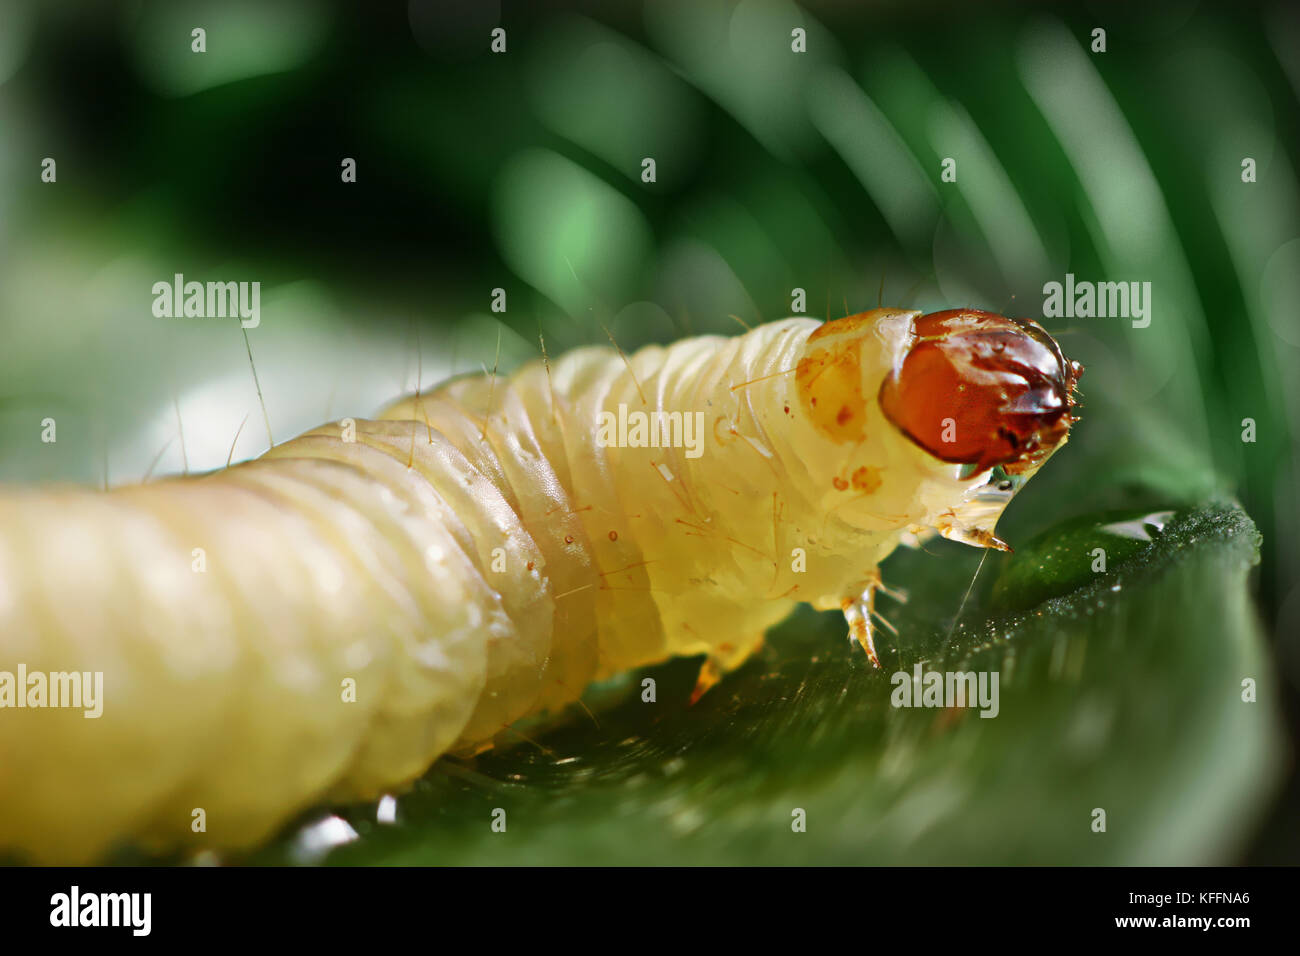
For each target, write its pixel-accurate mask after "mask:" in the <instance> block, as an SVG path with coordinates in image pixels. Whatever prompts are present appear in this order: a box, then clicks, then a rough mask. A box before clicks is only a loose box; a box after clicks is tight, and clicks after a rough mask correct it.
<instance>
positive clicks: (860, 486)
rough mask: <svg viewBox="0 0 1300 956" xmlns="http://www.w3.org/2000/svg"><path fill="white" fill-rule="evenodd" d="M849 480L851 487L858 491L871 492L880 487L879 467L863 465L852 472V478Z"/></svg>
mask: <svg viewBox="0 0 1300 956" xmlns="http://www.w3.org/2000/svg"><path fill="white" fill-rule="evenodd" d="M851 480H852V482H853V487H854V488H856V489H857V490H858V491H864V492H866V493H867V494H871V492H873V491H875V490H876V489H877V488H879V487H880V484H881V479H880V469H879V468H873V467H871V466H870V465H863V466H862V467H861V468H859V469H857V470H856V471H855V472H853V478H852V479H851Z"/></svg>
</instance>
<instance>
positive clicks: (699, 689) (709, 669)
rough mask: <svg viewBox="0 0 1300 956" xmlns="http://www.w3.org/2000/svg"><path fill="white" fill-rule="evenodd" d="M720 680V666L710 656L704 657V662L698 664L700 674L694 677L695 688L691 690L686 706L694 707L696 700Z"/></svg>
mask: <svg viewBox="0 0 1300 956" xmlns="http://www.w3.org/2000/svg"><path fill="white" fill-rule="evenodd" d="M720 680H722V668H721V667H720V666H718V662H717V661H715V660H714V659H713V658H712V657H706V658H705V659H704V663H703V664H701V665H700V675H699V677H697V678H696V679H695V689H694V690H692V691H691V699H690V700H689V701H688V702H687V704H686V706H687V707H694V706H695V704H696V702H697V701H698V700H699V699H700V698H701V697H703V696H704V695H705V694H707V693H708V692H709V690H710V689H711V688H712V687H714V686H715V685H716V684H717V683H718V681H720Z"/></svg>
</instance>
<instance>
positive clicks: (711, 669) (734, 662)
mask: <svg viewBox="0 0 1300 956" xmlns="http://www.w3.org/2000/svg"><path fill="white" fill-rule="evenodd" d="M763 643H764V635H762V634H759V635H758V636H757V637H754V638H752V639H751V640H749V641H746V642H744V643H742V644H731V643H724V644H719V645H718V647H717V651H716V652H715V653H711V654H710V655H709V656H708V657H706V658H705V659H704V663H703V664H701V665H700V674H699V676H698V677H697V678H696V679H695V689H694V690H692V691H691V699H690V702H689V703H688V704H687V706H691V705H693V704H695V702H696V701H698V700H699V699H700V698H701V697H703V696H704V695H705V694H707V693H708V692H709V690H710V689H712V688H713V687H714V686H715V685H716V684H717V683H718V681H720V680H722V677H723V675H724V674H726V673H727V672H728V671H733V670H735V669H736V668H737V667H739V666H740V665H741V664H743V663H744V662H745V661H747V660H748V659H749V658H750V657H752V656H753V655H754V654H757V653H758V652H759V651H760V650H762V648H763Z"/></svg>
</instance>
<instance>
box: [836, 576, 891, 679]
mask: <svg viewBox="0 0 1300 956" xmlns="http://www.w3.org/2000/svg"><path fill="white" fill-rule="evenodd" d="M877 591H885V592H886V593H889V591H888V589H887V588H886V587H885V585H884V583H883V582H882V581H881V580H880V572H879V571H878V570H877V571H874V572H872V575H871V577H869V578H868V579H867V580H866V581H864V582H863V585H862V591H861V592H860V593H859V594H858V595H857V596H856V597H846V598H845V599H844V601H843V602H842V603H841V605H840V607H841V608H842V609H843V611H844V620H845V621H846V622H847V623H848V625H849V638H850V639H851V640H856V641H857V642H858V643H859V644H861V645H862V649H863V650H864V651H866V652H867V659H868V660H870V661H871V664H872V666H873V667H879V666H880V657H879V655H877V653H876V639H875V638H876V627H875V622H874V621H873V620H872V618H873V616H874V617H877V618H879V620H880V622H881V623H882V624H884V625H885V626H886V627H889V628H890V630H893V628H892V627H890V625H889V622H888V621H886V620H885V619H884V618H883V617H880V616H879V614H877V612H876V592H877ZM900 596H901V595H900Z"/></svg>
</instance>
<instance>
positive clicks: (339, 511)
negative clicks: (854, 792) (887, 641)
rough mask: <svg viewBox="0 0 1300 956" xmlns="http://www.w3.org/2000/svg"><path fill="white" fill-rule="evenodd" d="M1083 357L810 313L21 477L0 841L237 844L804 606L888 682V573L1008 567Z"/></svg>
mask: <svg viewBox="0 0 1300 956" xmlns="http://www.w3.org/2000/svg"><path fill="white" fill-rule="evenodd" d="M1080 371H1081V369H1080V367H1079V366H1078V365H1077V364H1076V363H1072V362H1069V361H1067V360H1066V359H1065V358H1064V356H1063V355H1062V354H1061V351H1060V349H1059V347H1058V346H1057V345H1056V343H1055V342H1054V341H1053V340H1052V339H1051V337H1050V336H1048V334H1047V333H1046V332H1045V331H1043V330H1042V329H1041V328H1040V327H1039V326H1037V325H1036V324H1034V323H1032V322H1028V321H1026V320H1012V319H1007V318H1004V317H1002V316H998V315H995V314H992V313H987V312H977V311H969V310H955V311H949V312H939V313H932V314H929V315H925V316H922V315H921V314H920V313H919V312H914V311H904V310H893V309H877V310H873V311H870V312H866V313H861V314H859V315H855V316H849V317H847V318H844V319H839V320H835V321H831V322H827V323H824V324H823V323H819V322H817V321H814V320H809V319H804V318H791V319H786V320H783V321H779V322H774V323H770V324H767V325H763V326H760V327H758V328H756V329H754V330H752V331H750V332H748V333H746V334H744V335H740V336H738V337H735V338H724V337H715V336H707V337H697V338H689V339H685V340H682V341H679V342H677V343H675V344H673V345H670V346H667V347H659V346H651V347H647V348H644V349H641V350H639V351H637V352H636V353H635V354H633V355H631V356H624V355H623V354H622V353H621V352H618V351H616V350H615V349H610V348H584V349H579V350H577V351H574V352H571V353H568V354H566V355H565V356H563V357H561V358H560V359H558V360H557V361H554V362H551V363H549V364H547V363H544V362H541V361H539V362H534V363H531V364H528V365H525V366H524V367H523V368H521V369H520V370H519V371H517V372H516V373H514V374H513V375H512V376H510V377H508V378H502V379H498V378H497V377H496V376H494V375H481V376H473V377H465V378H459V379H453V380H451V381H450V382H448V383H445V384H444V385H442V386H441V387H439V388H437V389H436V390H433V391H431V392H429V393H427V394H420V395H415V396H412V397H409V398H406V399H403V400H402V401H400V402H398V403H397V404H395V405H394V406H392V407H390V408H389V409H387V410H386V411H384V412H383V413H382V414H381V415H380V416H379V417H377V418H376V419H374V420H356V421H355V422H353V421H351V420H348V421H347V422H345V423H344V425H342V426H340V425H339V424H330V425H326V426H322V427H320V428H317V429H315V430H313V431H310V432H308V433H306V434H304V435H301V436H300V437H298V438H296V439H293V440H291V441H288V442H286V443H284V444H281V445H278V446H276V447H274V448H273V449H271V451H269V452H268V453H267V454H265V455H264V456H262V457H261V458H259V459H257V460H254V461H251V462H247V463H244V464H240V465H236V466H235V467H232V468H228V469H225V470H223V471H218V472H214V473H211V474H208V475H203V476H197V477H194V476H191V477H178V478H172V479H166V480H161V481H157V482H153V483H150V484H148V485H139V486H132V487H123V488H117V489H113V490H111V491H109V492H92V491H88V490H81V489H63V490H50V489H33V490H9V491H7V492H5V493H3V494H0V705H3V709H0V849H3V850H5V851H9V852H15V853H17V854H19V855H20V856H21V857H25V858H29V859H33V860H36V861H40V862H83V861H93V860H95V859H98V858H101V857H102V856H103V854H104V853H105V852H107V851H108V850H109V849H110V848H111V847H113V846H114V845H117V844H119V843H122V842H128V843H132V844H136V845H141V846H144V847H147V848H152V849H174V848H178V847H180V848H187V847H200V846H213V847H220V848H239V847H247V846H250V845H253V844H255V843H257V842H259V841H261V840H262V839H264V838H265V837H266V836H267V835H268V834H269V833H270V832H271V831H272V830H273V829H274V828H275V827H276V826H277V825H280V824H282V823H284V822H285V821H286V820H287V819H288V818H289V817H291V816H292V815H293V814H294V813H295V812H298V811H300V810H302V809H303V808H305V807H307V806H309V805H312V804H314V803H317V802H320V801H353V800H360V799H373V798H375V797H377V796H379V795H380V794H382V793H384V792H387V791H389V790H391V789H392V788H394V787H398V786H401V785H402V784H404V783H407V782H409V781H411V780H413V779H414V778H416V777H417V776H419V775H420V774H421V773H423V772H424V771H425V770H426V769H427V768H428V767H429V765H430V764H431V763H432V762H433V761H434V760H435V759H436V758H437V757H439V756H440V755H442V754H444V753H447V752H449V751H473V750H475V749H477V748H481V747H482V746H485V745H488V744H490V742H491V741H492V739H493V738H494V737H495V736H496V735H497V734H499V733H501V732H502V731H503V730H504V729H505V728H507V727H508V725H509V724H510V723H511V722H512V721H515V720H518V719H519V718H521V717H524V716H526V715H529V714H533V713H537V712H539V711H543V710H547V709H554V708H558V707H561V706H564V705H566V704H568V703H570V702H572V701H574V700H576V699H577V698H578V696H579V695H580V694H581V693H582V691H583V689H584V687H585V686H586V685H587V684H588V682H590V681H591V680H593V679H596V678H601V677H605V676H608V675H612V674H615V673H618V672H622V671H625V670H627V669H630V668H635V667H638V666H641V665H645V664H649V663H652V662H657V661H660V660H663V659H664V658H666V657H669V656H672V655H694V654H705V655H707V660H708V662H709V663H708V665H706V666H707V670H708V672H713V673H721V672H724V671H726V670H728V669H731V668H734V667H736V666H738V665H739V664H740V663H741V662H743V661H744V660H745V659H746V658H747V657H748V656H749V655H750V654H751V653H753V651H754V650H755V649H756V648H757V647H758V646H759V644H760V643H761V641H762V638H763V634H764V632H765V631H766V630H767V629H768V628H769V627H771V626H772V625H774V624H776V623H777V622H779V621H780V620H781V619H782V618H784V617H786V616H787V615H788V614H789V612H790V611H791V610H792V609H793V607H794V606H795V605H796V604H797V603H799V602H807V603H810V604H812V605H813V606H815V607H817V608H821V609H830V608H836V609H842V610H843V612H844V614H845V617H846V620H847V622H848V624H849V629H850V633H851V635H852V636H853V637H855V638H856V639H857V640H858V641H859V642H860V643H861V644H862V646H863V647H864V648H865V649H866V651H867V653H868V654H869V655H870V657H871V659H872V662H873V663H876V662H877V661H876V653H875V648H874V644H873V640H872V635H873V628H872V614H873V607H872V602H873V596H874V594H875V592H876V591H877V589H878V588H879V587H880V586H881V583H880V578H879V575H878V573H877V570H876V568H877V566H878V565H879V563H880V561H881V560H882V559H883V558H884V557H885V556H886V555H888V554H889V553H890V552H891V551H892V550H893V549H894V548H895V547H896V546H897V545H898V544H899V542H900V540H903V539H904V538H905V537H906V536H907V535H908V534H909V533H910V534H916V533H919V532H922V531H924V530H926V529H932V530H933V531H937V532H938V533H940V534H943V535H945V536H946V537H949V538H952V539H955V540H958V541H963V542H966V543H969V544H973V545H976V546H981V547H1001V546H1002V545H1001V542H999V541H998V540H997V538H996V537H994V526H995V523H996V521H997V518H998V516H999V515H1000V514H1001V512H1002V510H1003V508H1005V506H1006V504H1007V502H1008V501H1009V500H1010V498H1011V496H1012V495H1014V493H1015V491H1016V490H1017V489H1018V488H1019V486H1020V485H1021V484H1022V483H1023V482H1024V481H1025V480H1027V479H1028V478H1029V477H1030V476H1031V475H1032V474H1033V473H1034V471H1036V470H1037V468H1038V467H1040V466H1041V465H1042V463H1043V462H1044V461H1045V460H1046V458H1047V457H1048V456H1050V455H1051V453H1052V452H1053V451H1055V449H1056V448H1058V447H1060V445H1061V444H1063V443H1064V442H1065V440H1066V438H1067V436H1068V432H1069V429H1070V426H1071V424H1072V423H1073V421H1074V420H1075V417H1074V415H1073V408H1074V400H1073V392H1074V388H1075V383H1076V381H1077V378H1078V375H1079V372H1080ZM634 412H642V413H645V414H646V415H647V416H648V418H647V419H646V420H648V421H649V426H648V430H649V432H651V433H652V434H647V429H646V428H644V427H642V428H641V429H640V430H639V431H638V429H637V428H636V427H635V426H634V427H633V428H631V429H628V430H627V434H626V435H624V434H623V432H622V426H621V425H620V426H619V427H618V428H614V427H613V424H612V423H613V422H615V421H616V420H618V419H617V416H619V415H622V416H624V420H627V419H630V418H632V414H633V413H634ZM652 413H653V414H652ZM641 423H642V422H641V421H640V420H639V421H638V422H637V424H641ZM697 423H702V425H703V430H702V435H699V434H692V435H688V434H687V433H688V431H691V430H692V429H691V426H692V425H693V424H697ZM688 438H690V439H693V440H694V441H693V444H688V442H687V440H686V439H688ZM19 664H21V665H22V666H23V668H24V670H25V672H26V673H27V674H28V675H50V677H49V684H48V686H44V691H43V692H42V694H41V695H40V696H42V697H43V696H44V692H48V693H50V694H51V695H52V694H53V692H54V689H55V688H54V684H55V682H56V681H58V680H63V681H65V682H66V680H68V679H70V678H68V677H67V675H69V674H73V673H76V674H78V675H80V676H84V677H85V678H86V680H89V679H90V676H91V674H94V673H100V674H102V675H103V690H102V700H101V701H100V706H101V707H102V710H101V713H100V714H99V715H98V716H96V717H93V719H87V718H88V716H89V715H88V714H84V713H83V711H82V710H76V709H48V708H46V707H44V706H42V702H41V701H37V700H33V695H34V694H35V693H36V692H35V690H34V689H33V688H34V685H33V678H32V677H28V678H27V680H26V681H25V682H24V686H19V684H18V682H17V680H16V679H14V678H13V677H12V674H14V673H15V672H16V671H15V669H16V667H17V666H18V665H19ZM6 671H7V672H9V673H10V674H11V678H10V680H9V681H8V686H7V687H6V683H5V682H4V680H3V674H4V672H6ZM58 675H64V676H63V677H62V678H60V677H59V676H58ZM702 681H705V675H702ZM37 683H40V682H37ZM20 699H21V700H20ZM199 810H201V811H202V815H203V819H204V821H205V825H204V826H203V827H202V828H200V827H197V826H196V825H195V823H194V821H195V820H196V819H197V817H198V811H199ZM196 831H199V832H196Z"/></svg>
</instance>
